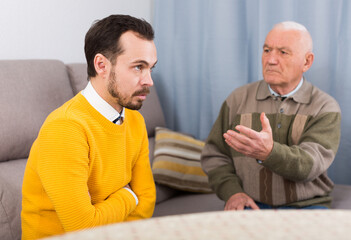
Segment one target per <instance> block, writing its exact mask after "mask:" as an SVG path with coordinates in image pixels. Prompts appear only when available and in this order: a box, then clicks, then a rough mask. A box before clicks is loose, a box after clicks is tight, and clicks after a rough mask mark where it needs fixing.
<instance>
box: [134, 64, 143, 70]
mask: <svg viewBox="0 0 351 240" xmlns="http://www.w3.org/2000/svg"><path fill="white" fill-rule="evenodd" d="M134 69H135V70H137V71H140V70H141V69H142V66H141V65H138V66H135V67H134Z"/></svg>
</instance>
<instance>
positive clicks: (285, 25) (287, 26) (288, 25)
mask: <svg viewBox="0 0 351 240" xmlns="http://www.w3.org/2000/svg"><path fill="white" fill-rule="evenodd" d="M273 29H281V30H296V31H299V32H301V35H302V37H304V38H305V39H304V40H305V44H306V46H307V51H309V52H312V50H313V41H312V37H311V35H310V33H309V32H308V30H307V28H306V27H305V26H304V25H302V24H300V23H297V22H293V21H286V22H281V23H277V24H276V25H274V27H273Z"/></svg>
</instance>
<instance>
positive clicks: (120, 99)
mask: <svg viewBox="0 0 351 240" xmlns="http://www.w3.org/2000/svg"><path fill="white" fill-rule="evenodd" d="M118 89H119V88H118V84H117V76H116V73H115V72H114V71H111V73H110V76H109V81H108V92H109V93H110V95H111V96H112V97H114V98H115V99H116V102H117V104H118V105H120V106H122V107H125V108H128V109H131V110H139V109H140V108H141V106H142V105H143V100H140V99H138V100H137V102H136V103H133V102H132V100H133V97H135V96H139V95H141V94H149V93H150V89H149V88H148V87H143V88H142V89H141V90H138V91H135V92H134V93H133V94H132V95H131V96H130V97H128V96H122V94H121V92H120V91H119V90H118Z"/></svg>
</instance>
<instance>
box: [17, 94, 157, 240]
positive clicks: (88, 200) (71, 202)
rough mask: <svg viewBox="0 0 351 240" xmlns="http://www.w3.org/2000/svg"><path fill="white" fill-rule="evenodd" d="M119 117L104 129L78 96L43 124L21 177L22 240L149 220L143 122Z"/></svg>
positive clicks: (134, 115)
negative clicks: (118, 120) (122, 119)
mask: <svg viewBox="0 0 351 240" xmlns="http://www.w3.org/2000/svg"><path fill="white" fill-rule="evenodd" d="M125 116H126V118H125V121H124V122H123V124H122V125H116V124H114V123H112V122H110V121H108V120H107V119H106V118H105V117H103V116H102V115H101V114H100V113H99V112H98V111H96V110H95V109H94V108H93V107H92V106H91V105H90V104H89V103H88V101H87V100H86V99H85V98H84V97H83V95H82V94H80V93H79V94H77V95H76V96H75V97H74V98H72V99H71V100H69V101H68V102H66V103H65V104H64V105H63V106H61V107H60V108H58V109H56V110H55V111H54V112H52V113H51V114H50V115H49V116H48V118H47V119H46V121H45V122H44V124H43V126H42V128H41V130H40V132H39V135H38V137H37V139H36V140H35V142H34V144H33V146H32V149H31V152H30V156H29V158H28V162H27V166H26V170H25V174H24V180H23V188H22V195H23V200H22V239H24V240H26V239H38V238H42V237H46V236H52V235H57V234H62V233H65V232H69V231H75V230H79V229H84V228H92V227H95V226H99V225H105V224H111V223H117V222H122V221H129V220H136V219H144V218H149V217H151V216H152V214H153V210H154V206H155V200H156V190H155V185H154V181H153V176H152V172H151V167H150V162H149V148H148V138H147V132H146V127H145V122H144V119H143V117H142V116H141V114H140V113H139V112H137V111H132V110H128V109H126V112H125ZM127 184H129V185H130V187H131V189H132V190H133V192H134V193H135V194H136V196H137V197H138V199H139V204H138V205H137V206H136V200H135V198H134V197H133V195H132V194H131V193H130V192H129V191H127V190H126V189H124V187H125V186H126V185H127Z"/></svg>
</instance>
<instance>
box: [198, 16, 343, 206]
mask: <svg viewBox="0 0 351 240" xmlns="http://www.w3.org/2000/svg"><path fill="white" fill-rule="evenodd" d="M313 59H314V55H313V53H312V39H311V36H310V34H309V33H308V31H307V30H306V28H305V27H304V26H302V25H300V24H298V23H295V22H283V23H280V24H277V25H276V26H274V28H273V29H272V30H271V31H270V32H269V33H268V35H267V37H266V40H265V43H264V46H263V54H262V67H263V69H262V70H263V71H262V72H263V78H264V80H262V81H258V82H255V83H252V84H248V85H246V86H243V87H241V88H239V89H236V90H235V91H234V92H233V93H232V94H231V95H230V96H229V97H228V98H227V99H226V101H225V102H224V103H223V105H222V108H221V111H220V113H219V116H218V119H217V121H216V122H215V124H214V126H213V128H212V131H211V132H210V134H209V137H208V139H207V143H206V145H205V147H204V150H203V153H202V159H201V161H202V166H203V169H204V170H205V171H206V172H207V174H208V176H209V182H210V184H211V186H212V188H213V189H214V191H215V192H216V193H217V195H218V196H219V198H221V199H222V200H224V201H225V202H226V204H225V210H241V209H244V208H252V209H260V208H327V207H329V206H330V203H331V197H330V196H329V193H330V192H331V190H332V188H333V183H332V181H331V180H330V179H329V178H328V176H327V169H328V168H329V166H330V165H331V164H332V162H333V160H334V157H335V154H336V151H337V149H338V145H339V140H340V118H341V116H340V108H339V105H338V104H337V102H336V101H335V100H334V99H333V98H332V97H330V96H329V95H327V94H326V93H324V92H322V91H321V90H319V89H318V88H316V87H315V86H313V85H312V84H311V83H309V82H307V81H306V80H305V79H304V77H303V74H304V73H305V72H306V71H307V70H308V69H309V68H310V67H311V65H312V62H313Z"/></svg>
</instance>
